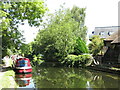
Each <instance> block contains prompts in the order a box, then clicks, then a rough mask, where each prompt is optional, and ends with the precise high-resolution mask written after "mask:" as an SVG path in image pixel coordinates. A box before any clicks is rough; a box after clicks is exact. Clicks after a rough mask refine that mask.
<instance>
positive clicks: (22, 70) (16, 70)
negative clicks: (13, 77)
mask: <svg viewBox="0 0 120 90" xmlns="http://www.w3.org/2000/svg"><path fill="white" fill-rule="evenodd" d="M15 72H16V73H31V72H32V69H15Z"/></svg>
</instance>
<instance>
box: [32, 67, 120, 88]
mask: <svg viewBox="0 0 120 90" xmlns="http://www.w3.org/2000/svg"><path fill="white" fill-rule="evenodd" d="M33 79H34V80H35V83H36V88H118V87H119V85H118V84H119V82H118V81H119V80H120V78H119V77H118V76H116V75H112V74H109V73H103V72H98V71H92V70H86V69H80V68H52V67H49V68H43V67H40V68H35V69H34V71H33Z"/></svg>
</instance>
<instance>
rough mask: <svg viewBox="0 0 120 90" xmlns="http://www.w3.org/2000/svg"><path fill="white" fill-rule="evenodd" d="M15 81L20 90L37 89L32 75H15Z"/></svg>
mask: <svg viewBox="0 0 120 90" xmlns="http://www.w3.org/2000/svg"><path fill="white" fill-rule="evenodd" d="M15 81H16V83H17V84H18V86H19V88H35V86H34V83H33V79H32V73H28V74H15Z"/></svg>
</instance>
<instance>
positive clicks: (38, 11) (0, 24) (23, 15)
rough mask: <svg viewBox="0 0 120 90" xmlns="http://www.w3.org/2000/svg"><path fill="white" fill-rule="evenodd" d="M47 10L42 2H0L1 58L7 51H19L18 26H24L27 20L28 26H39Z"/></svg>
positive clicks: (39, 0) (19, 34) (20, 35)
mask: <svg viewBox="0 0 120 90" xmlns="http://www.w3.org/2000/svg"><path fill="white" fill-rule="evenodd" d="M46 10H47V8H45V7H44V2H43V1H41V0H36V2H24V1H23V2H9V1H6V2H0V13H1V15H0V18H1V21H0V29H1V31H2V51H3V56H5V55H6V54H7V49H11V51H12V52H14V51H15V50H14V49H19V48H20V45H21V44H22V43H21V42H22V41H23V40H24V39H23V38H22V32H21V31H20V30H18V25H19V24H22V25H23V24H24V21H25V20H27V21H28V24H29V25H30V26H39V25H40V23H41V21H42V17H43V15H44V13H45V11H46Z"/></svg>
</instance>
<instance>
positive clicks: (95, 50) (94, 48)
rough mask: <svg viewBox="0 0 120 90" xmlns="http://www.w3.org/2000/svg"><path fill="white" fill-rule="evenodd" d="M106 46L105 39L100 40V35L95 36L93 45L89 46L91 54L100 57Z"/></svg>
mask: <svg viewBox="0 0 120 90" xmlns="http://www.w3.org/2000/svg"><path fill="white" fill-rule="evenodd" d="M103 46H104V43H103V39H102V38H100V37H99V36H98V35H94V36H93V37H92V38H91V43H90V44H89V45H88V47H89V50H90V53H91V54H93V55H94V56H95V55H98V54H99V53H100V51H101V50H102V48H103Z"/></svg>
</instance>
